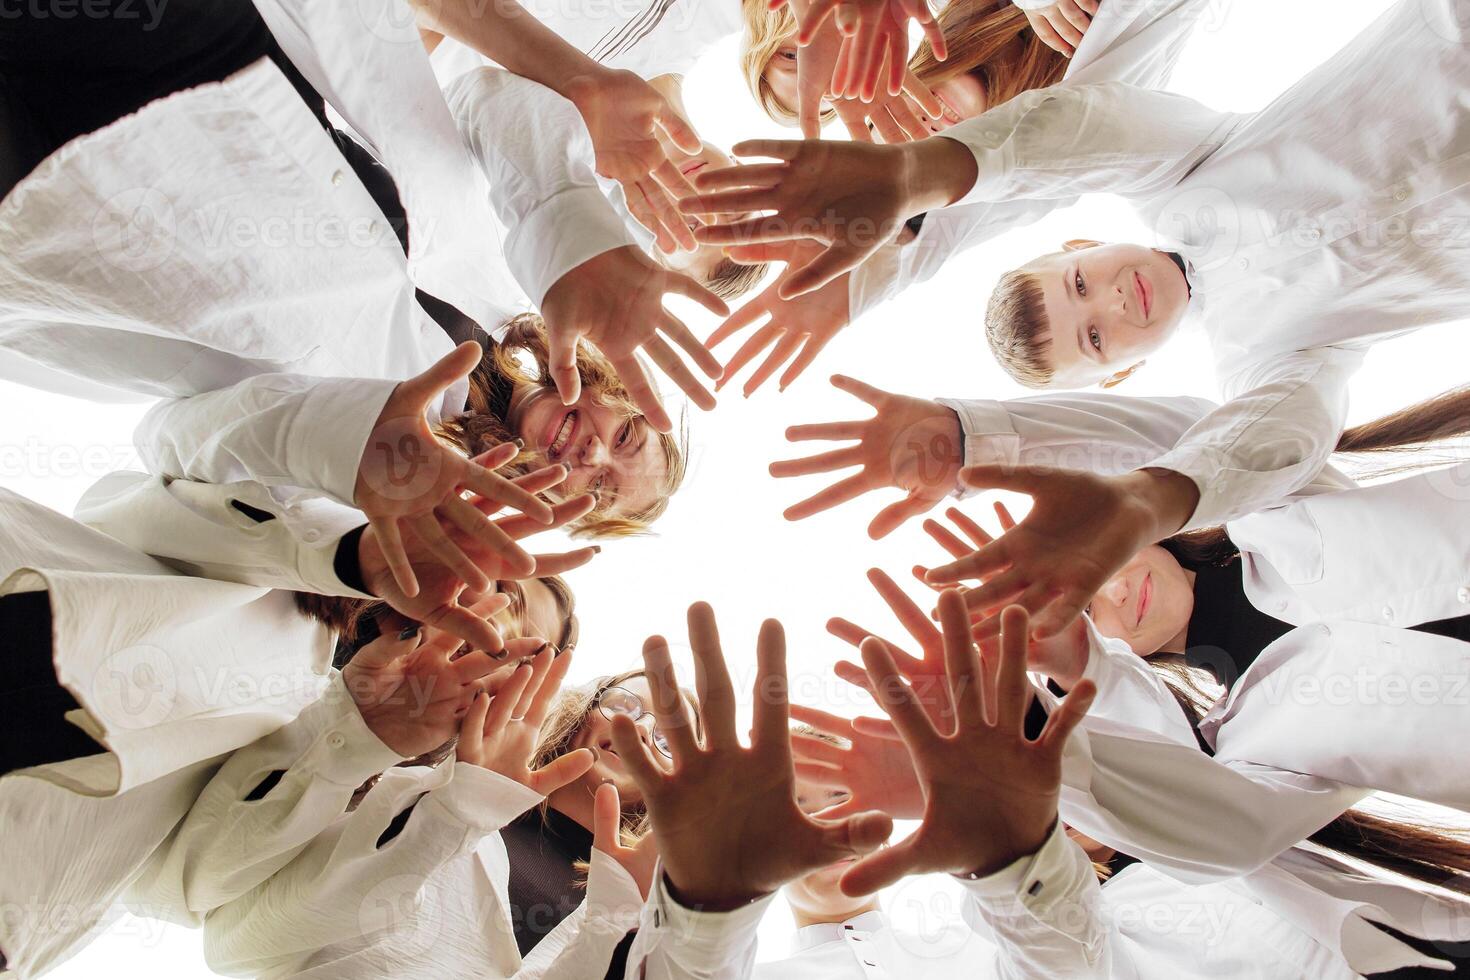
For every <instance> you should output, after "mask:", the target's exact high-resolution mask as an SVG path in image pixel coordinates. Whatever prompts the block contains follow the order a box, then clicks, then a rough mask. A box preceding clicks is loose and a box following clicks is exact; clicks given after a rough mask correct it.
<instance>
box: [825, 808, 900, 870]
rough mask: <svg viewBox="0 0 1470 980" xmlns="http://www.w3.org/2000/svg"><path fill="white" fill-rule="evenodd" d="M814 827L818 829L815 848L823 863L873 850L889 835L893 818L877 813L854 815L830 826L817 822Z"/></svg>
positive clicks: (891, 833)
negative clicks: (817, 841) (819, 837)
mask: <svg viewBox="0 0 1470 980" xmlns="http://www.w3.org/2000/svg"><path fill="white" fill-rule="evenodd" d="M817 826H818V827H819V828H820V830H821V839H820V843H819V848H818V849H819V851H820V852H821V853H822V854H823V861H824V863H826V864H830V863H831V862H833V861H840V860H842V859H843V858H847V857H852V856H853V855H857V854H868V853H870V852H872V851H876V850H877V849H878V848H880V847H882V846H883V845H884V844H886V843H888V838H889V837H891V836H893V818H892V817H890V816H889V815H888V814H886V813H883V812H881V811H879V810H868V811H866V812H864V813H855V814H853V815H852V816H850V817H847V818H845V819H842V820H838V821H835V822H831V823H823V822H821V821H817Z"/></svg>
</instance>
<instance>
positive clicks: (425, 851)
mask: <svg viewBox="0 0 1470 980" xmlns="http://www.w3.org/2000/svg"><path fill="white" fill-rule="evenodd" d="M426 790H427V792H425V791H426ZM541 800H542V797H541V796H540V795H539V794H536V793H533V792H531V791H530V790H528V789H527V788H526V787H524V786H522V785H521V784H519V783H517V782H515V781H514V780H511V779H507V778H506V777H504V776H500V775H498V774H496V773H492V772H490V771H488V770H485V769H481V768H479V767H477V766H471V765H464V764H460V763H458V762H457V761H455V760H452V759H451V760H449V761H447V762H444V763H442V764H441V765H440V766H439V767H438V768H436V769H433V770H426V769H423V768H417V767H416V768H409V769H391V770H389V771H388V772H387V773H385V774H384V776H383V778H382V779H381V780H380V781H379V782H378V784H377V785H376V786H374V787H373V789H372V790H371V791H370V792H369V793H368V794H367V795H366V796H365V797H364V798H363V800H362V801H361V803H360V804H359V805H358V807H357V809H356V810H353V811H352V812H351V813H347V814H341V815H339V819H338V820H337V821H336V822H335V823H334V824H333V825H332V826H331V827H329V828H327V829H326V830H324V831H322V832H320V833H318V834H317V835H316V836H315V837H314V838H313V839H312V840H311V842H310V843H309V844H307V845H306V847H304V848H303V849H301V851H300V852H299V853H298V854H297V856H296V857H295V859H294V860H292V861H291V862H290V863H289V864H287V865H286V866H285V867H283V868H281V869H280V870H279V871H278V872H276V874H275V875H273V876H272V877H271V878H270V879H269V880H268V881H266V882H265V883H264V884H262V885H260V886H259V887H257V888H256V889H254V890H253V891H251V892H249V893H247V894H246V895H244V896H242V897H241V898H239V899H237V900H235V901H234V902H231V903H230V904H228V905H226V906H224V907H222V908H221V909H219V910H217V911H216V912H215V913H214V914H213V915H211V916H210V917H209V919H208V921H207V922H206V924H205V956H206V959H207V960H208V962H209V965H210V967H211V968H212V969H214V970H215V971H216V972H224V973H231V974H248V975H251V976H254V975H256V974H257V973H259V972H261V971H263V970H267V969H272V970H281V969H286V970H289V969H291V968H294V967H296V966H299V964H301V963H302V962H303V961H304V960H305V959H306V958H308V957H311V956H313V955H315V954H317V953H319V952H320V951H322V950H324V949H327V948H329V947H331V946H334V945H335V944H338V943H351V942H353V941H356V940H361V939H362V938H363V937H370V936H373V935H376V934H379V933H385V934H387V933H391V932H392V931H393V930H395V929H397V930H401V929H402V928H403V927H404V924H405V921H404V917H405V915H412V914H416V910H417V909H418V907H419V903H418V899H417V896H418V895H419V892H420V889H421V888H422V887H423V886H424V884H425V882H426V881H428V879H429V878H430V877H431V876H433V875H434V874H435V873H436V872H438V871H439V870H440V869H442V868H443V867H444V866H445V865H446V864H448V863H450V862H451V861H454V860H455V859H457V858H460V857H463V856H465V855H467V854H469V853H470V852H471V851H473V850H474V849H475V847H476V846H478V844H479V843H480V841H481V840H483V839H484V838H485V837H486V836H488V835H490V834H493V833H495V832H496V831H498V830H499V829H500V828H501V827H504V826H505V825H506V824H508V823H509V822H510V821H512V820H514V819H515V818H516V817H518V816H520V815H521V814H522V813H524V812H526V811H527V810H529V809H531V808H533V807H535V806H536V805H538V804H539V803H540V802H541ZM410 811H411V812H410ZM405 813H408V817H407V820H406V821H404V822H403V824H402V827H401V828H400V829H398V833H397V834H396V836H394V837H393V838H392V841H391V843H390V845H389V846H380V841H381V839H382V837H383V836H384V834H385V833H386V832H387V831H388V830H389V829H390V827H393V826H394V822H395V820H399V819H400V818H401V817H402V816H403V814H405ZM431 925H432V924H431ZM390 938H391V936H390Z"/></svg>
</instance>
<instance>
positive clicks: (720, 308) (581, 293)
mask: <svg viewBox="0 0 1470 980" xmlns="http://www.w3.org/2000/svg"><path fill="white" fill-rule="evenodd" d="M671 293H675V294H678V295H681V296H687V297H689V298H690V299H692V300H694V301H695V302H697V303H699V304H700V305H702V306H703V307H704V308H705V309H707V310H709V311H710V312H711V313H714V314H715V315H716V316H725V315H726V314H728V313H729V312H730V308H729V307H728V306H726V305H725V302H724V300H722V299H720V298H719V297H718V296H716V295H715V294H714V293H712V292H710V291H709V290H708V289H706V288H704V287H703V286H701V285H700V284H699V283H697V282H695V281H694V280H693V279H691V278H689V277H688V276H686V275H684V274H683V273H680V272H674V271H671V270H669V269H665V268H664V267H663V266H661V265H659V264H658V263H657V262H654V261H653V260H652V259H651V258H649V257H648V255H647V254H645V253H644V251H643V250H642V249H641V248H639V247H638V246H636V245H626V246H624V247H622V248H615V249H611V250H609V251H606V252H603V253H602V254H600V255H595V256H593V257H592V258H590V259H588V260H587V261H586V262H583V263H582V264H581V265H579V266H577V267H576V268H575V269H573V270H572V271H570V272H568V273H567V274H566V275H564V276H562V277H561V278H560V279H558V280H557V281H556V284H555V285H553V286H552V287H551V289H550V290H548V291H547V293H546V299H545V300H544V301H543V302H542V304H541V314H542V316H543V318H544V319H545V321H546V334H547V340H548V346H549V348H550V350H549V359H550V368H551V376H552V378H553V380H555V381H556V389H557V391H558V392H559V393H560V394H561V398H562V402H563V403H564V404H567V405H571V404H573V403H574V402H576V400H577V399H578V398H579V397H580V396H581V393H582V380H581V378H580V377H579V376H578V374H577V342H578V340H580V339H581V338H583V337H585V338H586V339H587V340H590V341H591V342H592V343H594V344H596V345H597V348H598V350H600V351H602V353H604V354H605V355H607V359H608V360H609V361H611V362H612V365H613V367H614V368H616V369H617V372H618V376H619V377H620V378H622V380H623V384H625V385H627V387H628V393H629V394H630V395H631V396H632V398H633V403H634V404H635V405H637V406H638V410H639V411H641V412H642V413H643V414H644V415H645V416H646V417H647V418H648V421H649V424H650V425H652V426H653V427H654V428H655V429H658V430H659V431H660V432H670V431H672V430H673V428H674V423H673V422H672V421H671V420H670V419H669V415H668V413H667V412H666V411H664V406H663V402H661V401H660V400H659V397H658V392H657V390H656V389H655V388H654V386H653V383H652V381H651V380H650V379H649V377H648V373H647V372H646V371H645V370H644V367H643V365H642V364H641V363H639V360H638V353H639V352H640V351H641V352H642V353H643V354H645V355H647V357H648V358H649V360H651V361H653V363H655V364H657V365H658V366H659V368H660V369H662V370H663V372H664V373H665V374H667V375H668V376H669V377H670V378H672V379H673V381H674V383H675V384H677V385H678V386H679V387H680V388H681V389H683V390H684V393H685V394H687V395H688V396H689V397H690V399H691V400H692V401H693V402H694V403H695V404H696V405H698V406H699V407H700V408H702V409H704V410H705V411H709V410H710V409H712V408H714V407H715V396H714V395H712V394H710V392H709V390H708V389H707V388H705V387H704V385H703V384H702V383H700V381H699V379H698V378H696V377H695V375H694V373H693V372H692V371H690V370H689V367H688V366H687V365H686V364H685V363H684V361H683V359H682V358H681V357H680V355H679V353H678V352H677V351H676V350H675V349H674V347H673V346H670V343H669V342H670V341H672V342H673V343H674V344H675V345H677V346H678V347H680V348H683V350H684V353H685V354H686V355H687V356H688V357H689V359H690V360H692V361H693V362H694V363H695V364H696V365H698V367H699V369H700V370H701V371H703V372H704V373H705V374H706V375H708V376H709V377H711V378H718V377H719V376H720V362H719V360H718V359H717V358H716V357H715V356H714V355H713V354H711V353H710V352H709V351H708V350H707V349H706V348H705V346H704V345H703V344H701V343H700V342H699V339H698V338H697V337H695V336H694V334H693V333H691V332H690V330H689V328H688V327H686V326H685V325H684V323H683V321H681V320H680V319H679V318H678V317H676V316H674V315H673V314H672V313H670V312H669V311H668V310H667V309H665V308H664V297H665V296H667V295H669V294H671Z"/></svg>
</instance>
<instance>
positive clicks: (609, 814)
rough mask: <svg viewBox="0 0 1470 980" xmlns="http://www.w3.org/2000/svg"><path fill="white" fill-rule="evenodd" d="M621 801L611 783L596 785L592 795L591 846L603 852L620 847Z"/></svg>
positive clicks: (621, 828)
mask: <svg viewBox="0 0 1470 980" xmlns="http://www.w3.org/2000/svg"><path fill="white" fill-rule="evenodd" d="M622 839H623V801H622V800H621V799H620V798H619V797H618V788H617V786H616V785H614V784H613V783H603V784H602V785H601V786H599V787H597V793H596V795H594V796H593V797H592V846H593V847H595V848H597V849H598V850H599V851H602V852H603V853H605V854H606V853H612V852H613V851H614V850H617V849H620V848H621V847H622Z"/></svg>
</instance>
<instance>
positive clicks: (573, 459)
mask: <svg viewBox="0 0 1470 980" xmlns="http://www.w3.org/2000/svg"><path fill="white" fill-rule="evenodd" d="M511 421H512V425H513V427H514V429H515V432H516V435H518V436H520V437H521V438H522V439H524V440H526V446H527V448H529V449H531V450H532V451H534V452H536V453H537V454H539V455H541V456H542V457H544V458H545V459H546V460H547V462H550V463H564V464H566V466H567V467H568V468H569V469H570V470H571V472H570V473H569V474H568V476H567V478H566V480H565V481H564V482H563V483H562V484H561V486H560V488H559V491H558V492H559V493H560V494H561V495H562V496H564V497H575V496H577V495H579V494H582V493H586V492H589V491H590V492H592V493H594V494H596V496H597V499H598V507H599V509H601V510H603V511H605V512H606V513H608V514H610V515H612V516H613V517H627V516H629V515H631V514H638V513H642V512H643V511H645V510H647V509H648V508H649V507H651V506H653V504H654V503H655V502H656V501H657V500H658V499H659V497H660V496H662V494H663V488H664V487H665V486H667V484H668V475H669V464H668V459H667V458H666V457H665V455H664V450H663V446H662V445H661V443H660V440H659V437H658V432H657V431H655V429H654V428H653V426H651V425H649V424H648V422H647V420H645V419H644V418H643V417H642V416H634V417H632V418H629V417H628V416H627V415H626V414H625V413H624V412H623V411H622V410H621V409H617V408H613V407H612V406H609V405H604V404H603V403H602V402H601V401H599V400H598V399H597V397H596V395H594V394H593V392H592V391H591V390H590V389H588V388H586V387H585V386H584V387H583V388H582V396H581V397H580V398H578V399H577V402H576V404H574V405H563V404H562V402H561V396H560V395H558V394H557V393H556V389H555V388H542V387H536V388H533V389H531V390H529V391H528V392H527V393H526V394H525V395H524V396H522V397H520V398H519V399H517V400H515V402H514V403H513V406H512V410H511Z"/></svg>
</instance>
